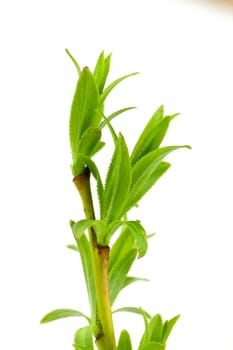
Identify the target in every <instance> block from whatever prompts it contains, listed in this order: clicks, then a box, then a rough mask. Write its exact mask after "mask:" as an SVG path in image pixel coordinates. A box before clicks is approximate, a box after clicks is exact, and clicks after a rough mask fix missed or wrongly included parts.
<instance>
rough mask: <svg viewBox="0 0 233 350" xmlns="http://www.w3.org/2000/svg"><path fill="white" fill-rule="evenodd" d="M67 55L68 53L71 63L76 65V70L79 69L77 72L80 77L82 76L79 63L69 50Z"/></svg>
mask: <svg viewBox="0 0 233 350" xmlns="http://www.w3.org/2000/svg"><path fill="white" fill-rule="evenodd" d="M66 53H67V55H68V56H69V57H70V59H71V61H72V62H73V63H74V65H75V67H76V69H77V71H78V75H80V74H81V68H80V66H79V64H78V62H77V61H76V59H75V58H74V57H73V56H72V55H71V53H70V52H69V50H67V49H66Z"/></svg>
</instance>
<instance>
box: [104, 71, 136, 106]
mask: <svg viewBox="0 0 233 350" xmlns="http://www.w3.org/2000/svg"><path fill="white" fill-rule="evenodd" d="M136 74H138V72H135V73H131V74H127V75H124V76H123V77H121V78H119V79H117V80H115V81H114V82H112V83H111V84H110V85H109V86H108V87H107V88H106V89H105V90H104V91H103V94H102V95H101V97H100V103H103V102H104V100H105V99H106V97H107V96H108V95H109V94H110V92H111V91H112V90H113V89H114V87H115V86H117V85H118V84H119V83H120V82H121V81H123V80H124V79H126V78H129V77H132V76H133V75H136Z"/></svg>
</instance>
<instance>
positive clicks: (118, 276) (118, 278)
mask: <svg viewBox="0 0 233 350" xmlns="http://www.w3.org/2000/svg"><path fill="white" fill-rule="evenodd" d="M136 256H137V249H131V250H130V251H128V252H127V253H126V254H125V256H123V257H122V258H121V259H120V260H119V261H118V262H117V263H116V264H114V265H113V266H112V268H111V270H110V271H109V292H110V300H111V304H113V303H114V301H115V299H116V297H117V296H118V294H119V293H120V291H121V290H122V288H123V286H124V282H125V278H126V276H127V273H128V272H129V270H130V268H131V266H132V264H133V262H134V260H135V259H136Z"/></svg>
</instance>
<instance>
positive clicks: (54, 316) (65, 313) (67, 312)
mask: <svg viewBox="0 0 233 350" xmlns="http://www.w3.org/2000/svg"><path fill="white" fill-rule="evenodd" d="M77 316H79V317H84V318H85V319H86V320H87V321H88V322H89V323H90V322H91V320H90V318H89V317H88V316H86V315H84V314H83V313H82V312H80V311H77V310H73V309H57V310H53V311H51V312H49V313H48V314H46V315H45V316H44V317H43V318H42V320H41V321H40V323H43V324H44V323H48V322H52V321H56V320H59V319H61V318H66V317H77Z"/></svg>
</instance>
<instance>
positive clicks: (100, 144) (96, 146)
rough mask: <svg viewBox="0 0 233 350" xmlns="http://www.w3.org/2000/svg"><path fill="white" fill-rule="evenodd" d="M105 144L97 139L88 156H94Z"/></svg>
mask: <svg viewBox="0 0 233 350" xmlns="http://www.w3.org/2000/svg"><path fill="white" fill-rule="evenodd" d="M104 146H105V142H103V141H99V142H98V143H97V144H96V145H95V147H94V148H93V150H92V153H91V154H90V157H92V156H94V155H95V154H96V153H98V152H99V151H100V150H101V149H102V148H103V147H104Z"/></svg>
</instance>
